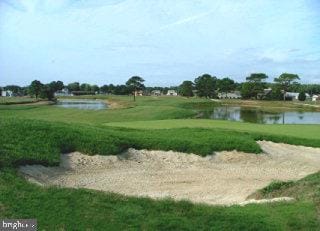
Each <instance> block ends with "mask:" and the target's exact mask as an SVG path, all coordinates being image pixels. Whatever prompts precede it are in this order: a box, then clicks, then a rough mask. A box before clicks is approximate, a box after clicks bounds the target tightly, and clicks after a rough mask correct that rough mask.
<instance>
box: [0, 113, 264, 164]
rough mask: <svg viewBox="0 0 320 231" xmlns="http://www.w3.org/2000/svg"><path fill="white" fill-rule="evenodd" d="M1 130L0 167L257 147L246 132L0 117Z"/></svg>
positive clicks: (253, 148) (257, 150)
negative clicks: (65, 158)
mask: <svg viewBox="0 0 320 231" xmlns="http://www.w3.org/2000/svg"><path fill="white" fill-rule="evenodd" d="M0 127H1V128H2V129H1V130H0V137H1V142H0V153H3V154H2V155H0V166H17V165H20V164H27V163H41V164H45V165H56V164H58V162H59V155H60V153H61V152H71V151H76V150H77V151H81V152H84V153H87V154H102V155H115V154H119V153H120V152H123V151H124V150H126V149H128V148H130V147H133V148H137V149H157V150H175V151H181V152H187V153H195V154H199V155H208V154H212V152H213V151H221V150H234V149H237V150H239V151H244V152H253V153H258V152H260V147H259V146H258V145H257V144H256V142H255V140H254V138H253V137H251V136H250V135H249V134H237V133H234V132H228V131H215V130H206V129H184V128H181V129H170V130H161V131H157V130H153V131H150V130H134V129H122V128H121V129H120V128H99V127H92V126H88V125H78V126H73V125H72V124H64V123H56V122H55V123H53V122H46V121H33V120H22V119H12V118H9V119H1V120H0ZM8 131H10V132H8Z"/></svg>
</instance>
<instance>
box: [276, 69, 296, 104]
mask: <svg viewBox="0 0 320 231" xmlns="http://www.w3.org/2000/svg"><path fill="white" fill-rule="evenodd" d="M299 79H300V78H299V76H298V75H296V74H289V73H282V74H281V75H280V76H279V77H278V78H275V79H274V81H275V82H276V83H279V84H280V85H281V86H282V90H283V100H286V93H287V91H288V89H289V87H290V85H291V83H292V82H294V81H296V80H299Z"/></svg>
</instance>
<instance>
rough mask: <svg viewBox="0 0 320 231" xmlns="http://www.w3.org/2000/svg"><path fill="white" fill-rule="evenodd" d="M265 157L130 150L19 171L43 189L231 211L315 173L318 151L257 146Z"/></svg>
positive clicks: (63, 158) (76, 154) (72, 155)
mask: <svg viewBox="0 0 320 231" xmlns="http://www.w3.org/2000/svg"><path fill="white" fill-rule="evenodd" d="M258 143H259V144H260V145H261V147H262V149H263V151H264V152H265V153H264V154H259V155H256V154H248V153H241V152H237V151H232V152H218V153H216V154H215V155H212V156H207V157H200V156H198V155H194V154H185V153H178V152H172V151H169V152H164V151H147V150H134V149H129V150H128V151H127V152H126V153H123V154H121V155H118V156H87V155H83V154H81V153H79V152H74V153H70V154H66V155H61V165H60V166H59V167H44V166H40V165H32V166H30V165H28V166H23V167H20V171H21V172H22V173H23V174H25V176H26V177H27V178H28V179H29V180H31V181H33V182H36V183H40V184H42V185H59V186H62V187H74V188H89V189H96V190H102V191H109V192H115V193H121V194H125V195H130V196H148V197H151V198H164V197H170V198H174V199H178V200H179V199H188V200H190V201H192V202H201V203H208V204H224V205H230V204H234V203H239V204H241V203H243V202H245V203H246V198H247V197H248V196H249V195H250V194H252V193H253V192H255V191H256V190H258V189H261V188H263V187H265V186H267V185H268V184H269V183H270V182H272V181H274V180H281V181H286V180H296V179H300V178H302V177H304V176H306V175H309V174H311V173H314V172H317V171H319V170H320V149H315V148H307V147H300V146H293V145H287V144H276V143H272V142H267V141H261V142H258Z"/></svg>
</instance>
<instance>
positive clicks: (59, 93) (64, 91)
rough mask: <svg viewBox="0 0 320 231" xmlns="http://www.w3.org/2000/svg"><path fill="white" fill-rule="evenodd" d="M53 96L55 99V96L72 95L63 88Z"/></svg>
mask: <svg viewBox="0 0 320 231" xmlns="http://www.w3.org/2000/svg"><path fill="white" fill-rule="evenodd" d="M54 96H55V97H57V96H73V94H72V93H71V92H70V91H69V90H68V88H63V89H62V90H60V91H56V92H55V93H54Z"/></svg>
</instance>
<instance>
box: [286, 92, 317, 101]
mask: <svg viewBox="0 0 320 231" xmlns="http://www.w3.org/2000/svg"><path fill="white" fill-rule="evenodd" d="M299 94H300V93H297V92H286V94H285V97H286V98H289V99H293V100H298V99H299ZM306 98H307V99H310V98H311V96H310V95H309V94H308V93H306Z"/></svg>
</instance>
